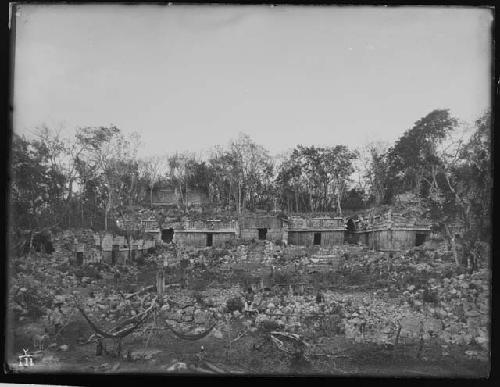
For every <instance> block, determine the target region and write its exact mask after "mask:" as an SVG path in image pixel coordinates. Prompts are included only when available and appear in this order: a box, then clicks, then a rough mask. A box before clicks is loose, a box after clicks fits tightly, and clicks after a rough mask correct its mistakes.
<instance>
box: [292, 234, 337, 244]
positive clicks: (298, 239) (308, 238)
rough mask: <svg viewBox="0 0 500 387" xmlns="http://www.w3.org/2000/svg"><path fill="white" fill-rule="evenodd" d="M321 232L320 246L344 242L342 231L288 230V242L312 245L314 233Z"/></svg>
mask: <svg viewBox="0 0 500 387" xmlns="http://www.w3.org/2000/svg"><path fill="white" fill-rule="evenodd" d="M315 233H319V234H321V244H320V246H336V245H342V244H344V231H316V232H315V231H292V230H289V231H288V244H290V245H298V246H313V245H314V234H315Z"/></svg>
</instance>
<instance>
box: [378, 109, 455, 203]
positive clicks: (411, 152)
mask: <svg viewBox="0 0 500 387" xmlns="http://www.w3.org/2000/svg"><path fill="white" fill-rule="evenodd" d="M457 123H458V122H457V120H456V119H455V118H453V117H451V116H450V114H449V111H448V110H434V111H432V112H431V113H429V114H428V115H427V116H425V117H424V118H422V119H420V120H418V121H417V122H416V123H415V124H414V126H413V128H411V129H410V130H407V131H406V132H405V133H404V134H403V136H401V137H400V138H399V140H398V141H397V142H396V144H395V145H394V146H393V147H391V148H390V149H389V150H388V152H387V164H388V168H387V169H388V175H389V177H390V181H389V184H390V185H391V186H392V187H397V188H396V189H395V192H394V193H402V192H405V191H407V190H412V191H413V192H414V193H415V194H416V195H424V196H425V195H426V194H427V193H428V192H429V190H433V189H436V188H437V186H436V184H437V181H436V175H437V173H438V171H439V169H440V167H441V160H440V158H439V157H438V154H437V148H438V146H439V144H440V143H441V142H442V141H443V140H444V139H445V138H446V137H447V135H448V134H449V133H450V131H452V130H453V129H454V128H455V127H456V126H457ZM423 183H425V184H426V185H425V186H423Z"/></svg>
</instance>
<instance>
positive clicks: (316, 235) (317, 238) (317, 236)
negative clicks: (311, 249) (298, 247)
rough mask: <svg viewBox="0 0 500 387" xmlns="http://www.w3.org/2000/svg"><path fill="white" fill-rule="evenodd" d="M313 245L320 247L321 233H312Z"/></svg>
mask: <svg viewBox="0 0 500 387" xmlns="http://www.w3.org/2000/svg"><path fill="white" fill-rule="evenodd" d="M314 245H315V246H319V245H321V233H320V232H315V233H314Z"/></svg>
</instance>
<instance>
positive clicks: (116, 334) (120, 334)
mask: <svg viewBox="0 0 500 387" xmlns="http://www.w3.org/2000/svg"><path fill="white" fill-rule="evenodd" d="M155 301H156V299H154V300H153V302H152V304H151V306H150V307H149V308H148V309H146V310H145V311H144V312H142V313H141V314H140V315H138V316H135V317H134V320H135V321H134V320H132V321H128V324H127V325H130V324H133V325H132V326H130V327H128V328H123V329H121V330H117V329H120V328H119V327H114V328H113V329H111V331H109V332H106V331H105V330H103V329H101V328H99V327H98V326H97V325H96V324H95V323H94V322H93V321H92V320H91V319H90V317H89V316H87V314H86V313H85V311H84V310H83V308H82V307H81V306H80V305H79V304H78V303H76V308H77V309H78V310H79V311H80V313H81V314H82V316H83V317H84V318H85V320H86V321H87V322H88V324H89V325H90V327H91V328H92V329H93V330H94V332H95V333H97V334H98V335H100V336H102V337H103V338H108V339H122V338H124V337H125V336H128V335H129V334H130V333H132V332H134V331H135V330H136V329H137V328H139V326H140V325H141V324H142V323H144V321H145V320H146V317H147V316H148V314H149V312H151V311H152V310H153V308H154V307H155V304H156V302H155ZM120 325H121V326H124V325H123V323H122V324H120Z"/></svg>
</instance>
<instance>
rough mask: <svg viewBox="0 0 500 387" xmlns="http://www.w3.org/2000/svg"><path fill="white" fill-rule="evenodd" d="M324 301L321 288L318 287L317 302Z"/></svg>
mask: <svg viewBox="0 0 500 387" xmlns="http://www.w3.org/2000/svg"><path fill="white" fill-rule="evenodd" d="M323 301H324V297H323V293H321V289H318V292H317V293H316V303H317V304H321V303H323Z"/></svg>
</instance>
